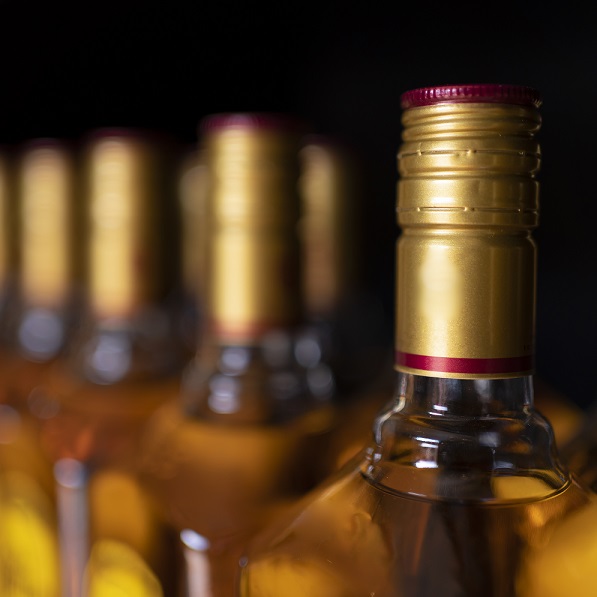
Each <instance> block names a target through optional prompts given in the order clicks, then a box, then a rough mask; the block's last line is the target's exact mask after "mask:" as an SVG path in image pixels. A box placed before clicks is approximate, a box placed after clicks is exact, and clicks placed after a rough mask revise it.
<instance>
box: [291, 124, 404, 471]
mask: <svg viewBox="0 0 597 597" xmlns="http://www.w3.org/2000/svg"><path fill="white" fill-rule="evenodd" d="M300 158H301V176H300V179H299V189H300V194H301V200H302V213H301V220H300V226H299V230H300V239H301V247H302V257H303V259H302V272H303V292H304V296H305V309H306V313H307V321H308V324H307V325H306V330H307V332H308V333H309V335H310V337H311V339H312V343H313V345H314V346H317V347H318V350H319V351H320V352H321V354H322V360H323V361H324V362H326V363H328V364H329V366H330V367H331V369H332V371H333V373H334V379H335V383H336V393H335V399H336V401H337V402H338V406H339V410H338V416H339V417H340V421H339V424H338V426H337V430H336V432H335V433H334V434H333V436H332V437H331V438H330V450H329V457H330V462H329V464H328V466H329V467H330V469H336V468H337V467H338V464H339V462H344V461H345V460H347V459H348V457H349V456H352V455H354V453H356V452H357V451H358V450H359V449H360V448H361V446H362V445H363V443H364V442H365V441H366V439H368V438H369V435H370V427H371V425H370V421H371V419H372V418H373V416H374V414H375V413H376V412H377V411H378V410H379V409H380V408H381V406H382V405H383V404H384V403H385V402H387V401H388V395H389V394H388V390H391V386H389V385H388V384H389V379H388V383H387V384H384V383H383V382H382V379H383V378H385V377H387V378H391V379H392V381H393V376H392V377H391V376H386V371H387V368H388V365H390V364H391V360H390V358H391V355H392V351H391V344H390V343H388V342H387V336H388V334H387V326H388V318H387V317H386V314H385V313H384V310H383V307H382V305H381V301H379V300H378V299H377V297H375V296H374V295H373V293H372V292H371V290H370V289H369V288H367V287H366V285H365V276H364V267H365V264H364V263H363V262H362V254H363V251H362V248H363V242H364V235H363V228H362V222H363V216H364V212H363V210H364V208H365V207H366V206H365V203H364V190H365V189H364V188H363V180H362V167H361V162H360V159H359V157H358V154H357V153H356V152H355V151H354V150H353V149H352V148H350V147H349V146H348V145H347V144H345V143H342V142H341V141H340V140H338V139H334V138H331V137H329V136H321V135H319V136H309V137H307V138H305V139H304V140H303V143H302V148H301V151H300ZM322 457H323V455H322Z"/></svg>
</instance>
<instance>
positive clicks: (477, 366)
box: [395, 350, 533, 375]
mask: <svg viewBox="0 0 597 597" xmlns="http://www.w3.org/2000/svg"><path fill="white" fill-rule="evenodd" d="M395 359H396V361H395V362H396V365H398V366H400V367H408V368H409V369H419V370H421V371H437V372H443V373H463V374H467V375H481V374H485V375H491V374H494V373H495V374H504V373H522V372H525V371H531V370H532V369H533V355H524V356H520V357H505V358H498V359H467V358H453V357H430V356H426V355H422V354H410V353H408V352H400V351H399V350H397V351H396V353H395Z"/></svg>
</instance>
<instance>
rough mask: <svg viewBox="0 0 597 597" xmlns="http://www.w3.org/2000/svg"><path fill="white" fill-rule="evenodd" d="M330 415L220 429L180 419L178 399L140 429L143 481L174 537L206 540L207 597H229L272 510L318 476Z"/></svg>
mask: <svg viewBox="0 0 597 597" xmlns="http://www.w3.org/2000/svg"><path fill="white" fill-rule="evenodd" d="M332 420H333V411H331V410H329V409H328V408H322V409H320V410H313V411H311V412H307V413H306V414H303V415H300V416H297V417H295V418H292V419H290V420H288V421H285V422H279V423H272V424H266V423H263V424H259V423H252V424H243V423H236V424H234V423H232V424H230V423H225V422H223V421H214V420H205V419H202V418H195V417H192V416H188V415H185V414H184V413H183V411H182V409H181V407H180V404H179V402H178V401H173V402H171V403H170V404H168V405H165V406H164V407H162V408H161V409H160V410H159V411H157V412H156V414H155V416H154V417H153V419H152V421H151V424H150V425H149V426H148V428H147V433H146V438H147V443H146V444H145V446H144V448H143V450H142V454H143V463H142V469H143V472H142V474H143V478H144V479H145V482H146V483H147V485H148V487H149V488H151V491H152V493H153V494H154V495H155V496H157V498H158V500H159V502H160V503H161V504H162V505H163V507H164V509H165V512H166V517H167V518H168V519H169V521H170V523H171V524H172V526H173V528H175V529H176V530H177V531H182V530H184V529H192V530H193V531H195V532H196V533H199V534H200V535H201V536H202V537H203V538H205V539H207V540H208V542H209V549H208V550H207V553H206V557H207V559H208V570H209V579H208V580H207V582H202V583H200V584H204V585H205V584H207V585H208V586H210V588H211V595H212V596H213V597H223V596H232V595H234V594H235V593H234V586H235V584H234V583H235V578H236V573H237V569H238V560H239V558H240V556H241V554H242V550H243V548H244V547H245V544H246V542H247V540H248V538H249V537H250V536H252V534H253V533H254V532H255V531H256V530H257V529H259V528H260V527H261V526H263V525H264V524H265V522H266V521H267V520H268V519H269V517H270V516H271V515H272V513H273V512H275V511H277V510H278V509H281V508H284V507H285V505H286V504H287V503H292V502H293V501H294V500H295V499H297V497H298V496H302V495H303V494H304V493H305V492H306V491H307V489H310V488H311V487H313V486H314V484H315V483H316V482H318V481H319V480H320V479H321V477H322V475H324V474H325V471H324V470H323V469H321V470H318V467H317V466H316V465H314V463H316V462H317V460H316V458H317V454H318V453H321V452H322V451H323V450H324V449H325V446H326V444H327V441H328V439H329V433H330V428H331V422H332Z"/></svg>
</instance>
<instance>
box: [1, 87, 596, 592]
mask: <svg viewBox="0 0 597 597" xmlns="http://www.w3.org/2000/svg"><path fill="white" fill-rule="evenodd" d="M540 103H541V100H540V97H539V95H538V94H537V92H535V91H534V90H531V89H528V88H523V87H514V86H499V85H498V86H494V85H479V86H463V87H460V86H456V87H441V88H433V89H423V90H415V91H412V92H408V93H406V94H404V96H403V99H402V106H403V110H404V112H403V125H404V139H403V144H402V146H401V148H400V152H399V156H398V158H399V159H398V165H399V173H400V182H399V186H398V203H397V213H398V223H399V225H400V227H401V231H402V233H401V235H400V238H399V242H398V244H397V258H396V313H395V321H394V323H395V325H396V330H395V336H396V346H395V348H396V350H395V356H394V358H392V351H391V350H389V347H388V346H387V343H386V333H387V326H388V325H391V324H390V323H389V322H390V321H391V318H388V317H386V315H385V314H384V313H383V309H382V308H381V306H380V304H379V303H378V301H376V300H375V298H374V297H373V296H372V294H371V293H370V292H368V290H367V288H366V287H365V286H364V285H363V284H362V276H363V269H364V268H365V267H366V264H365V263H362V262H361V261H360V255H361V251H360V247H361V243H362V242H363V239H362V238H361V237H360V236H359V235H360V233H361V232H362V231H361V230H360V226H359V223H360V216H359V212H358V209H360V207H361V200H362V197H361V193H362V192H364V189H362V187H361V186H360V181H359V179H358V164H357V163H356V162H355V161H354V156H352V155H351V153H350V151H348V150H347V148H345V147H343V146H341V145H339V144H338V143H337V142H335V141H333V140H330V139H326V138H322V137H318V136H313V135H311V134H310V131H309V130H308V129H307V128H306V127H305V126H304V123H302V122H301V121H297V120H295V119H293V118H290V117H288V116H285V115H279V114H264V113H255V114H217V115H213V116H210V117H207V118H205V119H204V120H203V121H202V122H201V126H200V129H199V131H198V132H199V135H198V137H199V138H198V142H197V146H196V147H194V148H192V149H191V150H190V151H188V152H184V151H183V152H181V151H179V148H178V147H176V146H175V144H172V143H170V142H169V141H166V140H165V139H163V138H161V137H156V136H154V135H148V134H146V133H140V132H138V131H126V130H109V131H106V130H103V131H98V132H96V133H94V134H92V135H90V136H89V137H88V138H87V139H86V142H85V144H84V146H83V148H82V149H80V150H77V151H75V152H73V151H71V150H70V149H69V148H67V146H66V145H64V144H62V143H60V142H56V141H51V142H50V141H38V142H35V143H33V144H31V145H29V146H27V147H25V148H24V149H23V151H21V152H20V153H19V155H18V159H16V160H14V161H13V165H12V166H10V165H9V164H10V160H8V161H7V162H6V163H4V162H3V169H2V171H1V172H0V191H1V192H0V223H1V224H2V225H3V226H4V228H3V230H4V233H3V235H2V239H1V240H2V246H1V247H0V276H2V280H1V286H2V288H1V289H2V292H3V294H2V312H1V313H0V318H1V319H0V321H1V324H2V327H1V330H0V332H1V337H2V346H1V348H2V355H1V356H2V361H1V362H0V368H1V371H2V379H1V392H2V394H1V399H0V593H1V594H2V595H8V596H14V597H17V596H21V595H23V596H24V595H44V596H48V597H52V596H57V595H61V596H62V597H79V596H83V595H85V596H87V595H89V596H93V597H94V596H104V595H109V596H115V597H116V596H120V595H123V596H124V595H126V596H129V595H130V596H135V595H144V596H148V597H153V596H156V597H158V596H168V597H170V596H172V597H239V596H240V597H259V596H262V597H273V596H276V597H278V596H281V597H294V596H297V597H298V596H307V595H308V596H309V597H317V596H318V595H322V596H323V595H326V597H329V596H335V595H338V596H342V597H350V596H352V595H354V596H355V597H357V596H360V595H373V594H374V595H376V596H384V597H397V596H403V595H405V596H409V597H410V596H417V597H418V596H427V595H446V596H451V595H454V596H456V595H459V596H460V595H466V596H477V595H495V596H508V597H511V596H514V595H515V596H517V597H522V596H525V597H527V596H534V595H546V596H547V597H549V596H550V595H567V594H569V593H573V594H577V595H591V594H593V593H594V592H595V590H596V589H597V585H596V584H595V583H594V582H593V581H592V579H591V578H590V573H588V572H587V571H589V572H590V566H589V564H590V557H591V554H593V553H594V550H595V546H597V497H595V495H594V493H593V491H594V490H591V488H590V487H589V486H588V484H587V483H586V481H584V480H581V479H580V478H576V477H575V476H572V475H571V474H570V473H569V472H568V470H567V463H571V464H572V463H574V462H575V460H574V457H573V456H572V455H571V454H570V455H568V454H569V452H572V451H574V452H575V453H576V454H578V452H577V451H576V450H573V449H572V447H573V446H574V445H575V444H574V442H575V441H576V442H579V443H580V444H582V448H583V450H586V448H587V442H586V441H582V442H581V441H580V439H578V438H580V435H578V436H576V434H577V433H578V429H579V428H580V427H581V423H582V421H583V414H582V413H581V412H580V410H579V409H576V408H575V407H574V406H573V405H572V404H570V402H569V401H567V400H566V399H565V398H563V397H559V396H555V395H554V394H553V392H551V391H550V389H549V388H548V387H546V386H539V385H538V386H537V390H538V391H537V392H536V393H535V397H534V396H533V379H532V370H533V358H532V355H533V348H534V346H533V344H534V325H535V322H534V310H535V275H536V272H535V261H536V254H535V246H534V243H533V241H532V237H531V231H532V229H533V228H534V227H535V226H536V225H537V214H538V183H537V180H536V177H537V173H538V171H539V166H540V158H541V154H540V149H539V146H538V143H537V141H536V134H537V132H538V130H539V128H540V123H541V118H540V115H539V111H538V108H539V106H540ZM13 157H14V156H13ZM15 164H16V165H15ZM11 175H14V179H15V180H13V179H12V178H11ZM15 206H16V207H17V209H18V211H17V212H16V213H15V212H14V207H15ZM11 209H12V211H11ZM15 232H16V233H15ZM395 370H396V371H397V373H395ZM395 375H396V377H395ZM538 381H539V382H540V380H538ZM534 402H535V406H536V407H537V408H535V406H534ZM542 413H544V414H546V415H547V418H545V417H544V416H543V414H542ZM552 422H553V427H552ZM554 430H555V439H556V440H557V441H554ZM575 436H576V437H577V439H576V440H571V438H573V437H575ZM560 445H562V446H564V448H563V449H562V450H561V452H558V449H559V447H560ZM583 453H585V454H586V452H583ZM560 454H561V455H562V456H564V455H565V456H566V460H565V461H563V460H562V457H561V456H560ZM588 454H589V455H588V456H586V457H585V458H584V462H585V465H586V468H591V465H590V461H589V458H590V452H589V453H588ZM576 458H578V456H576ZM576 470H580V469H576ZM594 537H595V539H594ZM558 562H564V563H565V566H564V568H562V566H558V565H557V563H558Z"/></svg>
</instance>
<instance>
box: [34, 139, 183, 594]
mask: <svg viewBox="0 0 597 597" xmlns="http://www.w3.org/2000/svg"><path fill="white" fill-rule="evenodd" d="M172 147H173V145H172V144H171V143H170V142H169V141H168V140H166V139H163V138H161V137H160V136H159V135H154V134H153V133H151V132H146V131H141V130H127V129H114V130H104V129H102V130H98V131H95V132H93V133H91V134H90V135H89V137H88V138H86V139H85V140H84V142H83V144H82V146H81V148H80V153H81V160H82V163H83V190H82V198H83V199H84V212H85V220H86V222H85V228H84V238H85V244H84V255H85V263H86V266H85V293H84V305H83V313H82V315H81V318H80V320H79V325H78V327H77V333H76V335H75V336H74V337H73V338H72V340H71V342H70V344H69V346H68V351H67V354H66V355H65V357H64V358H63V359H61V360H60V361H59V362H57V363H55V364H54V365H53V366H52V368H51V369H50V370H49V371H48V372H47V374H46V375H45V377H44V379H43V384H42V385H41V386H40V392H39V402H40V404H43V405H44V408H45V409H52V410H53V412H54V416H51V417H47V418H46V419H44V420H43V424H42V428H41V442H42V445H43V448H44V450H45V451H46V453H47V454H48V457H49V458H50V459H51V460H52V462H53V463H54V481H55V488H56V498H57V510H58V523H59V544H60V558H61V566H62V584H63V587H62V588H63V595H64V596H65V597H68V596H72V597H78V596H79V595H87V594H88V595H93V596H95V595H114V594H126V595H145V596H150V597H152V596H161V595H173V594H175V591H176V590H177V589H176V586H177V579H176V574H175V570H176V562H175V560H173V556H172V554H173V553H174V550H173V549H172V545H173V544H174V542H175V541H176V537H174V536H173V535H172V534H171V533H169V532H168V529H167V527H166V526H165V525H164V524H163V521H162V519H161V517H160V514H159V510H158V509H157V508H156V507H155V505H154V503H153V501H152V499H151V496H149V495H148V494H147V492H145V491H144V489H143V487H142V486H141V485H140V483H139V482H138V479H137V477H136V462H137V458H138V448H139V445H138V444H139V436H140V433H141V429H142V427H143V424H144V423H145V421H146V420H147V418H148V417H149V416H150V415H151V413H152V412H153V411H154V410H155V409H156V408H157V407H158V406H159V405H160V404H161V403H162V402H165V401H166V400H167V399H168V398H169V397H170V396H172V395H175V394H176V392H177V391H178V384H179V375H180V372H181V370H182V366H183V363H184V360H183V356H184V355H185V354H186V353H185V351H184V349H183V348H182V347H181V345H180V342H179V338H178V336H177V335H176V334H175V332H174V329H173V327H174V326H173V322H174V314H173V313H172V309H171V297H172V295H173V292H174V290H175V288H176V278H175V276H176V274H177V267H178V256H177V253H176V247H177V242H176V240H175V236H174V234H175V233H176V189H175V182H174V175H173V164H172V163H171V161H170V157H169V156H172V155H174V153H173V151H172Z"/></svg>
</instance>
